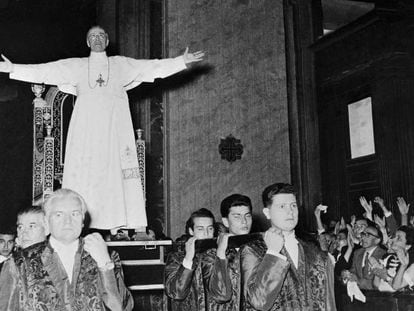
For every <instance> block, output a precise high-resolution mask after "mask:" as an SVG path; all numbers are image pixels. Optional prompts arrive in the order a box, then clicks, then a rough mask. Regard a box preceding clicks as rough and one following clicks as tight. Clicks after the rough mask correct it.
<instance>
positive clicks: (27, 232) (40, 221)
mask: <svg viewBox="0 0 414 311" xmlns="http://www.w3.org/2000/svg"><path fill="white" fill-rule="evenodd" d="M16 225H17V238H16V244H17V246H18V247H19V248H26V247H29V246H31V245H33V244H36V243H40V242H42V241H44V240H46V235H47V229H46V216H45V213H44V211H43V209H42V208H41V207H40V206H30V207H28V208H25V209H23V210H21V211H19V213H18V214H17V223H16Z"/></svg>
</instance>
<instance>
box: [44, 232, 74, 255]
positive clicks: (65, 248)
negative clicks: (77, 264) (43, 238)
mask: <svg viewBox="0 0 414 311" xmlns="http://www.w3.org/2000/svg"><path fill="white" fill-rule="evenodd" d="M49 242H50V245H52V247H53V249H54V250H55V251H56V252H57V253H62V254H65V253H66V254H71V253H73V254H75V253H76V252H77V250H78V247H79V239H76V240H75V241H73V242H72V243H69V244H64V243H62V242H60V241H58V240H56V239H55V238H54V237H52V236H50V238H49Z"/></svg>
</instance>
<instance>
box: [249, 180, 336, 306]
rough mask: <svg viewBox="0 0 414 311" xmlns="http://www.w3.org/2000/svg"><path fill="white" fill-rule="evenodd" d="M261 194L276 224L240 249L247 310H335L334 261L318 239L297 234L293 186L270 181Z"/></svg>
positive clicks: (265, 212) (270, 216)
mask: <svg viewBox="0 0 414 311" xmlns="http://www.w3.org/2000/svg"><path fill="white" fill-rule="evenodd" d="M262 198H263V204H264V209H263V212H264V214H265V216H266V217H267V218H268V219H270V222H271V225H272V226H271V228H270V229H269V230H267V231H266V232H265V234H264V238H263V239H259V240H257V241H254V242H250V243H248V244H246V245H245V246H244V247H243V249H242V250H241V262H242V279H243V280H244V290H243V292H244V299H245V302H246V310H272V311H274V310H285V311H305V310H306V311H310V310H314V311H335V310H336V307H335V297H334V274H333V266H332V262H331V261H330V259H329V258H328V256H327V254H325V253H324V252H322V251H321V250H319V249H318V247H317V246H316V245H314V244H310V243H309V242H305V241H301V240H298V239H296V236H295V227H296V225H297V222H298V206H297V203H296V196H295V193H294V190H293V187H292V186H291V185H289V184H284V183H276V184H273V185H270V186H268V187H267V188H266V189H265V190H264V191H263V194H262Z"/></svg>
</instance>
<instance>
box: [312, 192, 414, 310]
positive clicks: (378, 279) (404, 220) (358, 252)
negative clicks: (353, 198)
mask: <svg viewBox="0 0 414 311" xmlns="http://www.w3.org/2000/svg"><path fill="white" fill-rule="evenodd" d="M359 201H360V204H361V206H362V208H363V210H364V213H363V215H362V216H361V217H356V216H355V215H352V216H351V219H350V222H349V223H346V222H345V220H344V218H341V219H340V220H339V221H337V222H335V221H332V222H331V223H330V224H328V225H324V224H323V222H322V219H321V218H322V217H321V213H323V209H324V208H325V207H324V206H323V205H319V206H317V207H316V209H315V212H314V214H315V217H316V222H317V224H318V241H319V245H320V248H321V249H322V250H323V251H325V252H327V253H328V254H329V256H330V258H331V261H332V263H333V264H334V265H335V293H336V296H337V300H338V301H339V297H340V295H343V294H345V293H346V294H348V295H349V296H350V298H351V299H353V298H354V297H355V298H356V299H359V300H361V301H365V296H364V294H363V293H362V292H361V291H360V290H375V291H380V292H395V291H401V290H403V291H410V290H411V287H412V286H413V285H414V265H413V263H414V253H413V251H414V248H412V245H413V243H414V217H410V218H409V217H408V215H409V207H410V204H407V203H406V201H405V199H404V198H402V197H398V198H397V201H396V205H397V206H398V210H399V214H400V215H399V216H400V217H398V218H399V219H400V222H399V223H398V221H397V217H395V215H394V214H393V213H392V212H391V209H389V208H387V206H386V204H385V202H384V200H383V199H382V198H381V197H378V196H377V197H375V198H374V199H373V201H368V200H367V199H366V198H365V197H363V196H362V197H360V198H359ZM373 204H377V205H378V206H379V210H378V213H377V214H375V213H374V212H373V211H374V208H373ZM379 214H381V215H379ZM340 307H341V306H338V309H340Z"/></svg>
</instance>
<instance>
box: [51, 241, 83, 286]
mask: <svg viewBox="0 0 414 311" xmlns="http://www.w3.org/2000/svg"><path fill="white" fill-rule="evenodd" d="M49 242H50V245H51V246H52V247H53V249H54V250H55V251H56V253H57V254H58V256H59V259H60V262H61V263H62V265H63V268H65V271H66V275H67V276H68V279H69V282H71V283H72V274H73V266H74V264H75V255H76V252H77V250H78V248H79V239H77V240H75V241H73V242H72V243H69V244H63V243H62V242H59V241H58V240H56V239H55V238H53V237H52V236H51V237H50V238H49Z"/></svg>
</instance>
